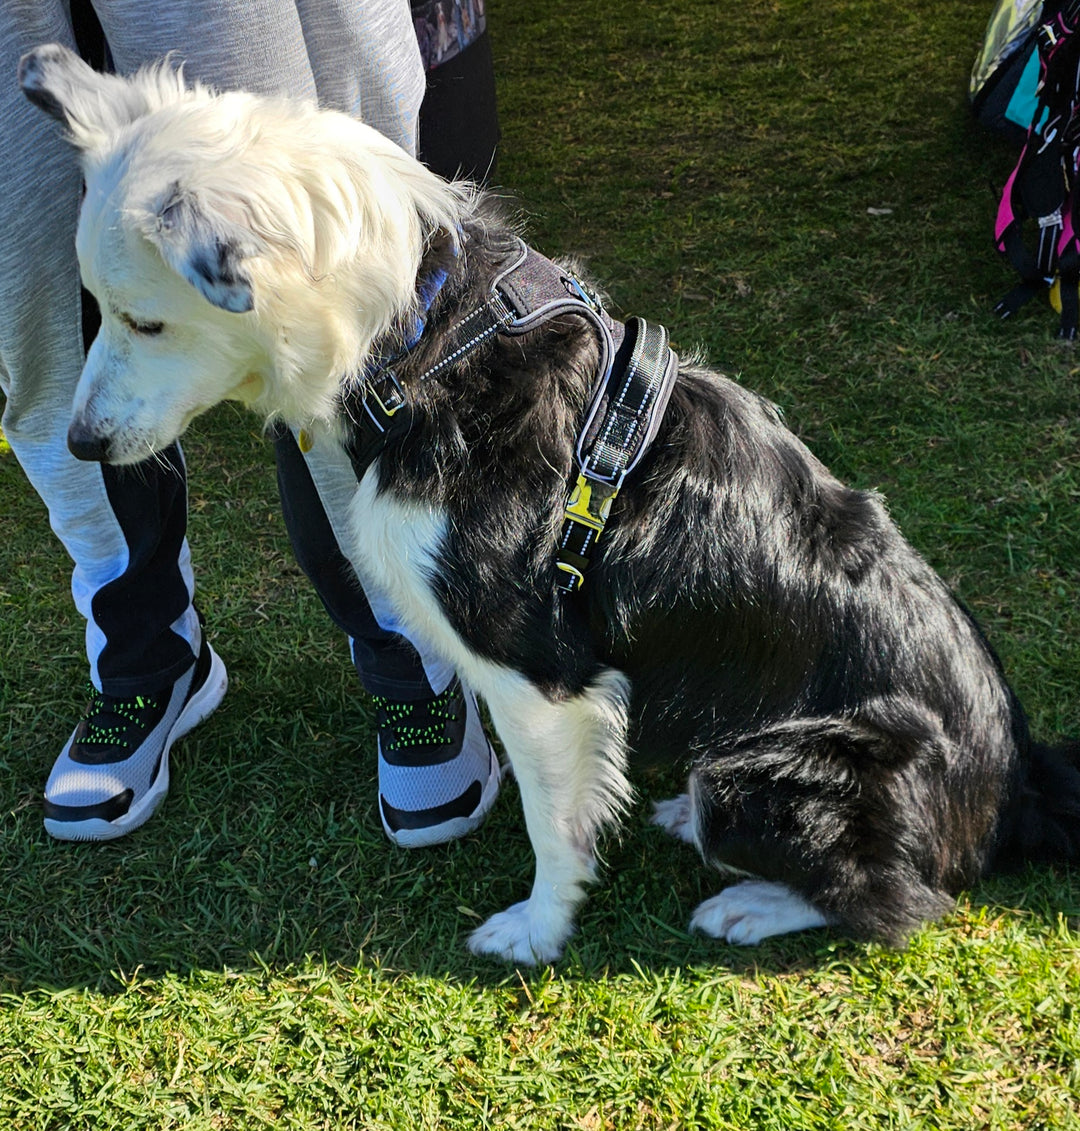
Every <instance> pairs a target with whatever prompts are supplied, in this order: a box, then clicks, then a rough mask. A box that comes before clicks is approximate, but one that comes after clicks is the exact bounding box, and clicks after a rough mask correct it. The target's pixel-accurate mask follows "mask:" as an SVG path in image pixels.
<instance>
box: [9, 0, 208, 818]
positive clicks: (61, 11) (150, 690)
mask: <svg viewBox="0 0 1080 1131" xmlns="http://www.w3.org/2000/svg"><path fill="white" fill-rule="evenodd" d="M50 40H52V41H60V42H64V43H67V44H69V45H74V35H73V30H72V26H71V23H70V21H69V19H68V13H67V7H66V5H65V4H63V3H61V2H60V0H45V2H41V3H36V2H35V3H30V2H28V0H27V2H24V3H10V4H4V5H2V6H0V73H3V74H7V75H8V76H9V77H10V79H11V81H9V82H7V83H3V84H0V144H2V145H3V146H4V152H5V154H6V155H7V158H8V160H7V161H6V162H5V169H4V172H3V174H2V175H0V224H2V226H3V231H4V232H5V233H6V235H5V239H4V240H3V241H2V242H0V385H2V387H3V392H4V396H5V406H4V416H3V427H4V432H5V435H6V436H7V438H8V441H9V442H10V444H11V448H12V450H13V452H14V453H15V456H16V458H17V459H18V460H19V463H20V465H21V466H22V467H23V469H24V470H25V472H26V474H27V477H28V478H29V479H30V481H31V483H32V484H33V486H34V488H35V490H36V491H37V492H38V494H39V495H40V496H41V497H42V500H43V501H44V503H45V505H46V507H47V508H48V511H49V517H50V521H51V523H52V527H53V529H54V531H55V532H56V534H57V535H58V537H59V538H60V540H61V541H62V543H63V544H64V546H65V547H66V549H67V550H68V552H69V554H70V555H71V557H72V560H73V561H74V566H75V568H74V572H73V575H72V590H73V596H74V599H75V603H76V606H77V608H78V609H79V611H80V612H81V613H82V615H83V616H84V617H85V618H86V625H87V628H86V646H87V654H88V658H89V662H90V672H91V680H92V682H93V684H94V687H95V688H96V690H97V692H98V693H103V694H104V696H105V697H106V698H107V699H108V700H109V702H108V703H105V707H106V708H107V709H106V711H105V713H104V714H102V710H101V708H102V704H103V700H102V699H101V695H100V694H99V695H97V696H95V699H94V705H92V707H91V713H90V715H89V716H88V719H86V720H84V722H83V723H82V724H80V729H77V730H76V733H75V734H74V735H73V736H72V740H71V741H69V743H68V745H67V746H66V747H65V749H64V751H63V753H62V754H61V758H60V760H59V761H58V763H57V767H58V768H60V770H61V771H62V772H61V773H60V777H62V778H63V779H64V780H63V781H60V780H58V778H57V773H56V772H54V775H53V776H52V777H51V778H50V786H49V787H47V790H46V797H47V806H46V807H47V824H48V823H50V822H52V821H53V819H54V818H55V819H58V820H60V821H61V825H60V826H59V827H58V828H57V829H53V828H52V827H50V831H54V832H56V833H57V835H66V834H71V835H79V836H82V835H88V833H89V831H92V830H97V829H98V827H99V826H98V825H97V824H94V825H93V826H88V827H82V824H81V822H82V821H83V819H84V818H86V819H88V820H93V821H95V822H96V821H97V820H99V818H100V814H101V813H102V812H107V813H108V814H109V815H110V819H113V818H122V820H123V821H124V822H127V823H129V824H130V823H131V822H135V823H141V821H142V820H145V819H146V817H147V816H149V814H150V813H151V812H152V811H153V806H154V805H155V804H156V800H155V798H154V796H153V794H152V789H153V788H154V787H155V786H156V788H157V789H159V790H163V785H164V782H165V781H167V765H166V766H164V767H163V766H162V763H163V761H164V759H163V757H162V751H161V749H160V747H161V746H162V745H164V746H165V747H166V749H165V753H166V754H167V745H168V744H169V743H171V741H172V740H174V739H175V738H176V737H178V729H180V728H182V727H183V726H185V725H187V726H188V729H190V725H194V722H193V721H192V718H193V708H192V705H191V699H192V696H198V697H200V703H198V704H196V705H197V706H198V707H199V710H198V712H197V713H198V714H199V717H202V716H203V715H205V714H206V713H208V712H209V710H212V709H213V706H215V705H216V700H217V699H219V698H220V694H217V692H218V691H219V690H220V691H221V692H223V690H224V688H223V682H224V670H223V669H221V670H220V671H219V672H216V673H215V680H216V682H215V684H214V688H213V694H211V693H210V689H208V688H206V687H201V686H199V685H197V684H196V683H195V682H194V680H195V676H194V673H193V665H194V663H195V657H196V656H197V655H198V654H199V652H200V649H202V648H203V643H202V634H201V629H200V625H199V621H198V617H197V615H196V613H195V611H194V608H193V607H192V590H193V582H192V575H191V566H190V560H189V556H188V551H187V545H186V542H185V539H184V532H185V523H186V484H185V481H184V468H183V460H182V457H181V455H180V452H179V450H178V449H175V448H174V449H171V450H170V451H169V452H167V453H164V454H163V456H162V457H161V458H160V459H157V460H154V461H152V462H150V463H148V464H146V465H145V466H144V467H140V468H137V469H128V470H120V469H115V468H109V467H103V466H101V465H98V464H89V463H82V462H80V461H78V460H76V459H75V458H74V457H73V456H71V455H70V453H69V452H68V450H67V444H66V436H67V425H68V421H69V419H70V414H71V401H72V396H73V393H74V389H75V384H76V382H77V380H78V376H79V373H80V371H81V369H82V362H83V348H82V332H81V298H80V286H79V276H78V267H77V264H76V261H75V253H74V233H75V223H76V217H77V213H78V202H79V193H80V176H79V172H78V167H77V164H76V162H75V160H74V157H73V155H72V153H71V151H70V148H69V147H68V146H67V144H66V143H65V142H64V141H63V139H62V135H61V132H60V131H59V130H58V129H57V128H56V126H55V124H54V123H51V122H49V121H48V120H47V119H46V118H45V116H44V115H42V114H41V113H40V111H38V110H37V109H35V108H34V107H33V106H31V105H30V104H29V103H28V102H27V101H26V100H25V98H23V96H22V95H21V93H20V92H19V90H18V87H17V84H16V83H15V82H14V75H15V71H16V65H17V63H18V59H19V57H20V56H21V55H22V54H23V53H24V52H25V51H27V50H29V49H30V48H32V47H35V46H37V45H39V44H40V43H42V42H47V41H50ZM206 658H207V660H208V661H209V660H211V659H212V654H211V653H209V650H208V649H207V657H206ZM217 664H218V666H219V667H220V661H217ZM208 678H209V668H207V671H206V672H205V673H204V679H208ZM218 685H220V686H218ZM135 696H142V697H144V698H145V699H146V700H147V701H149V700H150V699H151V698H153V699H154V700H155V707H154V709H153V710H141V711H140V715H139V719H138V720H137V721H136V722H134V723H131V725H130V726H129V725H128V722H127V721H125V720H123V719H122V718H118V717H117V716H115V715H114V714H113V713H112V706H114V704H112V700H114V699H116V700H119V701H121V702H124V701H127V700H130V699H131V698H132V697H135ZM215 696H216V698H215ZM158 701H160V702H158ZM181 715H185V719H184V720H181ZM195 721H198V720H197V719H196V720H195ZM118 727H119V728H121V729H122V730H123V734H121V733H120V730H118V729H116V728H118ZM147 727H148V728H149V731H150V732H151V733H157V732H158V731H160V736H159V737H160V738H161V742H160V743H156V746H157V748H156V749H153V750H149V751H147V750H144V749H143V747H144V742H143V739H144V737H145V735H146V728H147ZM95 728H96V729H95ZM106 733H108V735H109V741H108V742H104V743H101V742H99V743H95V744H93V750H92V751H89V752H88V756H89V757H90V758H91V759H92V761H90V762H86V763H82V762H80V758H81V757H82V755H83V753H87V751H84V749H83V746H82V739H83V738H86V737H88V736H90V735H96V736H99V737H100V736H101V735H104V734H106ZM133 754H134V755H137V756H136V758H135V762H130V761H129V756H130V755H133ZM103 760H108V761H110V762H113V763H115V762H117V761H118V760H122V761H124V762H125V763H126V765H125V766H124V767H121V768H118V767H117V766H116V765H113V769H112V770H110V771H109V772H108V774H107V775H103V774H97V775H95V773H94V772H93V771H88V770H85V769H83V768H81V767H82V766H83V765H92V764H101V762H102V761H103ZM143 762H146V763H147V765H146V766H143V765H142V763H143ZM136 763H138V769H137V770H136V765H135V764H136ZM61 764H63V765H62V766H61ZM162 769H164V774H165V776H164V777H161V771H162ZM113 771H116V772H113ZM106 776H107V777H108V781H107V782H106V781H104V780H101V781H98V782H97V784H95V783H94V782H93V781H91V780H90V779H91V778H95V777H96V778H101V779H103V778H104V777H106ZM76 779H77V783H76V784H75V785H73V784H72V783H73V782H75V780H76ZM118 782H119V788H116V787H117V784H118ZM69 787H70V788H69ZM50 806H52V807H53V811H52V812H50V811H49V810H50ZM102 806H104V807H105V808H104V809H102ZM57 807H58V808H57ZM131 827H133V825H131ZM113 835H116V834H113Z"/></svg>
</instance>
